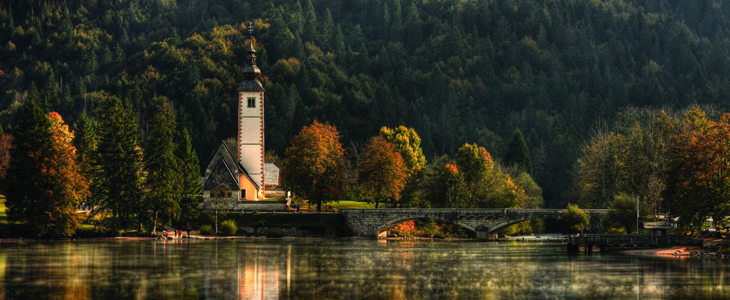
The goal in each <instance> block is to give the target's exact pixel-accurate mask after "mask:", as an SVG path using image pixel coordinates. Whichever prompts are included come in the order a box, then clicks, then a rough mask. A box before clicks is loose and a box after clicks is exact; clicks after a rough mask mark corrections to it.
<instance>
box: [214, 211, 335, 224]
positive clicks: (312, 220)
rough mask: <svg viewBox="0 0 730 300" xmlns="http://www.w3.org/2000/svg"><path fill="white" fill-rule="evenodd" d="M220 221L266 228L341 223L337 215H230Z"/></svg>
mask: <svg viewBox="0 0 730 300" xmlns="http://www.w3.org/2000/svg"><path fill="white" fill-rule="evenodd" d="M219 219H220V220H228V219H231V220H234V221H236V224H237V225H238V226H254V227H255V226H266V227H295V226H296V227H340V226H343V221H342V218H341V217H340V215H338V214H331V213H329V214H314V213H230V214H227V215H225V216H223V217H219Z"/></svg>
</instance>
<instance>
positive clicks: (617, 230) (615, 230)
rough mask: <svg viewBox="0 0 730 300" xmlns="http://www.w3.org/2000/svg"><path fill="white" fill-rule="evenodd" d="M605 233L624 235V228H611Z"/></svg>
mask: <svg viewBox="0 0 730 300" xmlns="http://www.w3.org/2000/svg"><path fill="white" fill-rule="evenodd" d="M606 233H608V234H626V228H624V227H620V228H616V227H611V228H609V229H608V230H607V231H606Z"/></svg>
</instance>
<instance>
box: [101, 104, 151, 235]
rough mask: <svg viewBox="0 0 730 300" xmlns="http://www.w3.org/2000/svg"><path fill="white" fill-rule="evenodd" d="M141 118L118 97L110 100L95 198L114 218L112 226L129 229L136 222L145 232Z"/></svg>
mask: <svg viewBox="0 0 730 300" xmlns="http://www.w3.org/2000/svg"><path fill="white" fill-rule="evenodd" d="M138 135H139V130H138V126H137V118H136V117H135V114H134V112H133V111H132V107H131V106H130V105H129V104H122V101H121V100H119V98H117V97H111V98H109V99H107V103H106V107H105V109H104V111H103V113H102V115H101V120H100V123H99V145H98V151H97V156H96V159H95V161H96V163H97V164H98V170H99V174H98V175H97V177H96V182H94V184H93V188H92V194H93V195H94V198H96V200H95V201H96V202H97V203H99V204H100V206H101V208H103V209H105V210H106V211H109V212H110V213H111V215H112V220H111V221H112V224H111V226H112V227H113V228H115V229H122V228H129V227H130V226H132V225H133V224H134V223H135V221H136V222H137V224H138V225H139V228H140V229H142V220H143V219H144V217H145V215H146V212H147V207H145V206H144V205H143V202H142V196H143V193H142V184H143V178H144V176H145V174H144V168H143V163H142V149H141V148H140V147H139V144H138V140H137V137H138Z"/></svg>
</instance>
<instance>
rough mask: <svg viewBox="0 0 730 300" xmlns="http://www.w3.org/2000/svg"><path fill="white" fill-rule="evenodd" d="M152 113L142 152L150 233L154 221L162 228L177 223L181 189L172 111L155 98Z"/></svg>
mask: <svg viewBox="0 0 730 300" xmlns="http://www.w3.org/2000/svg"><path fill="white" fill-rule="evenodd" d="M153 102H156V106H155V112H154V115H153V117H152V119H151V120H150V121H149V124H148V125H149V135H148V137H147V145H146V149H145V150H146V151H145V166H146V168H147V172H148V175H147V189H148V193H147V197H146V198H147V200H146V202H147V203H149V205H150V208H151V209H152V218H153V223H152V232H153V233H154V232H155V231H156V230H157V221H158V219H161V220H162V224H163V225H167V224H170V222H171V221H172V220H177V218H178V217H179V213H180V199H179V195H180V190H181V188H182V185H181V183H180V182H181V178H180V174H179V168H178V158H177V157H176V156H175V143H174V142H173V139H174V138H175V128H177V121H176V120H175V111H174V110H173V108H172V104H170V102H169V101H168V100H167V98H165V97H156V98H155V99H153Z"/></svg>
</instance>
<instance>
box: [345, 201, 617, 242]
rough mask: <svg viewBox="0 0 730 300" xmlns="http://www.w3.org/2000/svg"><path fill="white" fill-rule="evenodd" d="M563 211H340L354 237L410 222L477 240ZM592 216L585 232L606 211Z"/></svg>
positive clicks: (596, 225) (597, 227) (595, 225)
mask: <svg viewBox="0 0 730 300" xmlns="http://www.w3.org/2000/svg"><path fill="white" fill-rule="evenodd" d="M563 211H564V209H516V208H489V209H483V208H436V209H427V208H420V209H341V210H340V212H339V213H340V214H341V215H342V216H343V217H344V219H345V224H347V226H348V227H349V229H350V230H351V231H352V233H353V235H355V236H362V237H375V236H379V235H383V234H385V233H386V231H387V230H388V229H390V228H392V227H394V226H395V225H397V224H399V223H401V222H404V221H407V220H413V219H427V218H431V219H437V220H443V221H448V222H451V223H454V224H457V225H459V226H462V227H464V228H466V229H469V230H471V231H474V232H476V234H477V239H488V240H495V239H496V238H497V233H499V231H500V230H502V229H504V228H506V227H507V226H510V225H512V224H515V223H518V222H522V221H527V220H532V219H558V218H560V213H561V212H563ZM586 211H588V213H589V214H590V215H591V220H590V224H589V225H588V227H589V228H588V229H589V231H591V232H597V231H600V229H601V220H602V219H603V216H605V215H606V213H607V212H608V211H607V210H605V209H586Z"/></svg>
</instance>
